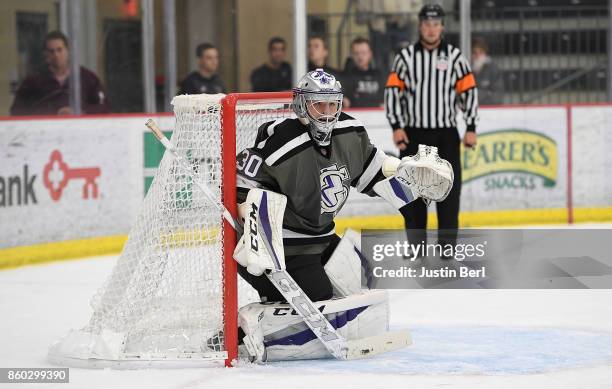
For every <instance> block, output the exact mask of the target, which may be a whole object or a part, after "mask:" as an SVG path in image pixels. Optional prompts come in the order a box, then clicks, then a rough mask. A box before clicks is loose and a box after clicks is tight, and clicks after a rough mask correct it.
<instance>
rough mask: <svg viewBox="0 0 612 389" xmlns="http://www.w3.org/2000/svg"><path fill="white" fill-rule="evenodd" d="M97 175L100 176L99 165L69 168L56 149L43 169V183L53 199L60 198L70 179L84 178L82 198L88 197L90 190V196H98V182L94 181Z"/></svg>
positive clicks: (57, 199)
mask: <svg viewBox="0 0 612 389" xmlns="http://www.w3.org/2000/svg"><path fill="white" fill-rule="evenodd" d="M98 177H100V168H99V167H86V168H70V167H68V165H67V164H66V163H65V162H64V160H63V158H62V153H60V152H59V151H58V150H54V151H53V152H52V153H51V157H50V158H49V162H47V164H46V165H45V167H44V170H43V183H44V185H45V187H46V188H47V189H48V190H49V194H50V195H51V199H53V201H59V200H60V198H61V197H62V192H63V191H64V189H66V186H68V181H70V180H85V182H84V183H83V198H84V199H88V198H89V195H90V192H91V197H92V198H94V199H95V198H98V184H97V183H96V179H97V178H98Z"/></svg>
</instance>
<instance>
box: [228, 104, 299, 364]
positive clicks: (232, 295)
mask: <svg viewBox="0 0 612 389" xmlns="http://www.w3.org/2000/svg"><path fill="white" fill-rule="evenodd" d="M291 97H292V94H291V92H260V93H232V94H229V95H227V96H225V97H224V98H223V100H222V103H221V106H222V120H223V125H222V128H223V145H222V150H223V151H222V152H223V166H224V169H223V204H224V205H225V207H226V208H227V210H228V211H229V212H230V213H231V214H232V216H233V217H234V218H236V217H237V215H238V208H237V203H236V154H237V152H238V151H240V150H237V149H236V132H237V128H236V125H237V106H239V105H240V104H248V103H252V102H266V101H270V102H283V101H290V100H291ZM238 112H240V111H239V110H238ZM227 167H231V168H229V169H227ZM223 224H224V230H225V231H226V232H227V233H226V235H225V237H224V240H223V252H224V258H223V263H224V267H225V283H224V290H223V298H224V305H225V310H224V312H225V347H226V350H227V359H226V360H225V364H226V366H231V363H232V361H233V360H234V359H236V358H237V356H238V282H237V281H238V280H237V265H236V261H234V259H233V258H232V253H233V252H234V248H235V247H236V243H237V242H236V231H234V229H233V228H232V226H231V225H230V224H229V222H228V221H227V220H225V219H224V220H223Z"/></svg>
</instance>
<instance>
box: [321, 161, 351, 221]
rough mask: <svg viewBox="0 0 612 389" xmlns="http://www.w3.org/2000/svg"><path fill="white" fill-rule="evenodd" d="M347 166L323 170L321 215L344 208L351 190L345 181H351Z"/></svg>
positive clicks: (334, 165)
mask: <svg viewBox="0 0 612 389" xmlns="http://www.w3.org/2000/svg"><path fill="white" fill-rule="evenodd" d="M350 178H351V177H350V175H349V172H348V169H347V168H346V166H341V167H340V168H338V167H337V166H336V164H333V165H332V166H330V167H326V168H324V169H321V175H320V180H321V213H322V214H323V213H333V214H334V215H335V214H336V213H337V212H338V211H339V210H340V208H342V205H343V204H344V202H345V201H346V199H347V198H348V194H349V188H348V185H345V184H344V181H348V180H349V179H350Z"/></svg>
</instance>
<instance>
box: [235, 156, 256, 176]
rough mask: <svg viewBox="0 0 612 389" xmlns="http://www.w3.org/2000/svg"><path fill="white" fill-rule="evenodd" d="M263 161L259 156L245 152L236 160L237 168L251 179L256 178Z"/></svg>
mask: <svg viewBox="0 0 612 389" xmlns="http://www.w3.org/2000/svg"><path fill="white" fill-rule="evenodd" d="M262 163H263V159H261V157H260V156H259V155H255V154H251V153H250V152H249V150H243V151H242V152H241V153H240V154H239V155H238V157H237V158H236V168H237V169H238V171H241V172H243V173H244V174H245V175H247V176H249V177H255V176H256V175H257V171H259V168H260V167H261V164H262Z"/></svg>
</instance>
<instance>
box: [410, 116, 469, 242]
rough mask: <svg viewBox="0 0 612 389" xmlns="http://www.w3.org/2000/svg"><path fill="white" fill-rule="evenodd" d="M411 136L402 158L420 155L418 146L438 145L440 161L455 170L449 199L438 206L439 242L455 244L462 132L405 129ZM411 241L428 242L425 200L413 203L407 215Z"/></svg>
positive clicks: (457, 222)
mask: <svg viewBox="0 0 612 389" xmlns="http://www.w3.org/2000/svg"><path fill="white" fill-rule="evenodd" d="M405 131H406V134H407V135H408V140H409V143H408V147H407V148H406V149H405V150H403V151H402V152H401V153H400V157H405V156H408V155H414V154H416V153H417V152H418V149H419V144H424V145H428V146H436V147H437V148H438V154H439V155H440V157H441V158H444V159H446V160H447V161H448V162H450V164H451V165H452V167H453V173H454V175H455V180H454V182H453V188H452V189H451V191H450V193H449V194H448V197H447V198H446V199H445V200H444V201H442V202H439V203H436V210H437V214H438V229H439V230H444V231H440V236H439V238H440V239H439V241H440V243H450V244H454V243H455V242H456V240H457V228H458V227H459V198H460V196H461V157H460V144H461V140H460V139H459V133H458V132H457V129H456V128H437V129H418V128H407V129H405ZM402 213H403V215H404V222H405V224H406V229H407V234H408V240H409V241H412V242H416V243H420V242H421V241H424V242H427V237H426V234H425V229H426V228H427V206H426V205H425V203H424V202H423V201H420V200H417V201H413V202H412V203H410V204H409V205H408V206H407V207H406V210H405V211H404V212H402Z"/></svg>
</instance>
